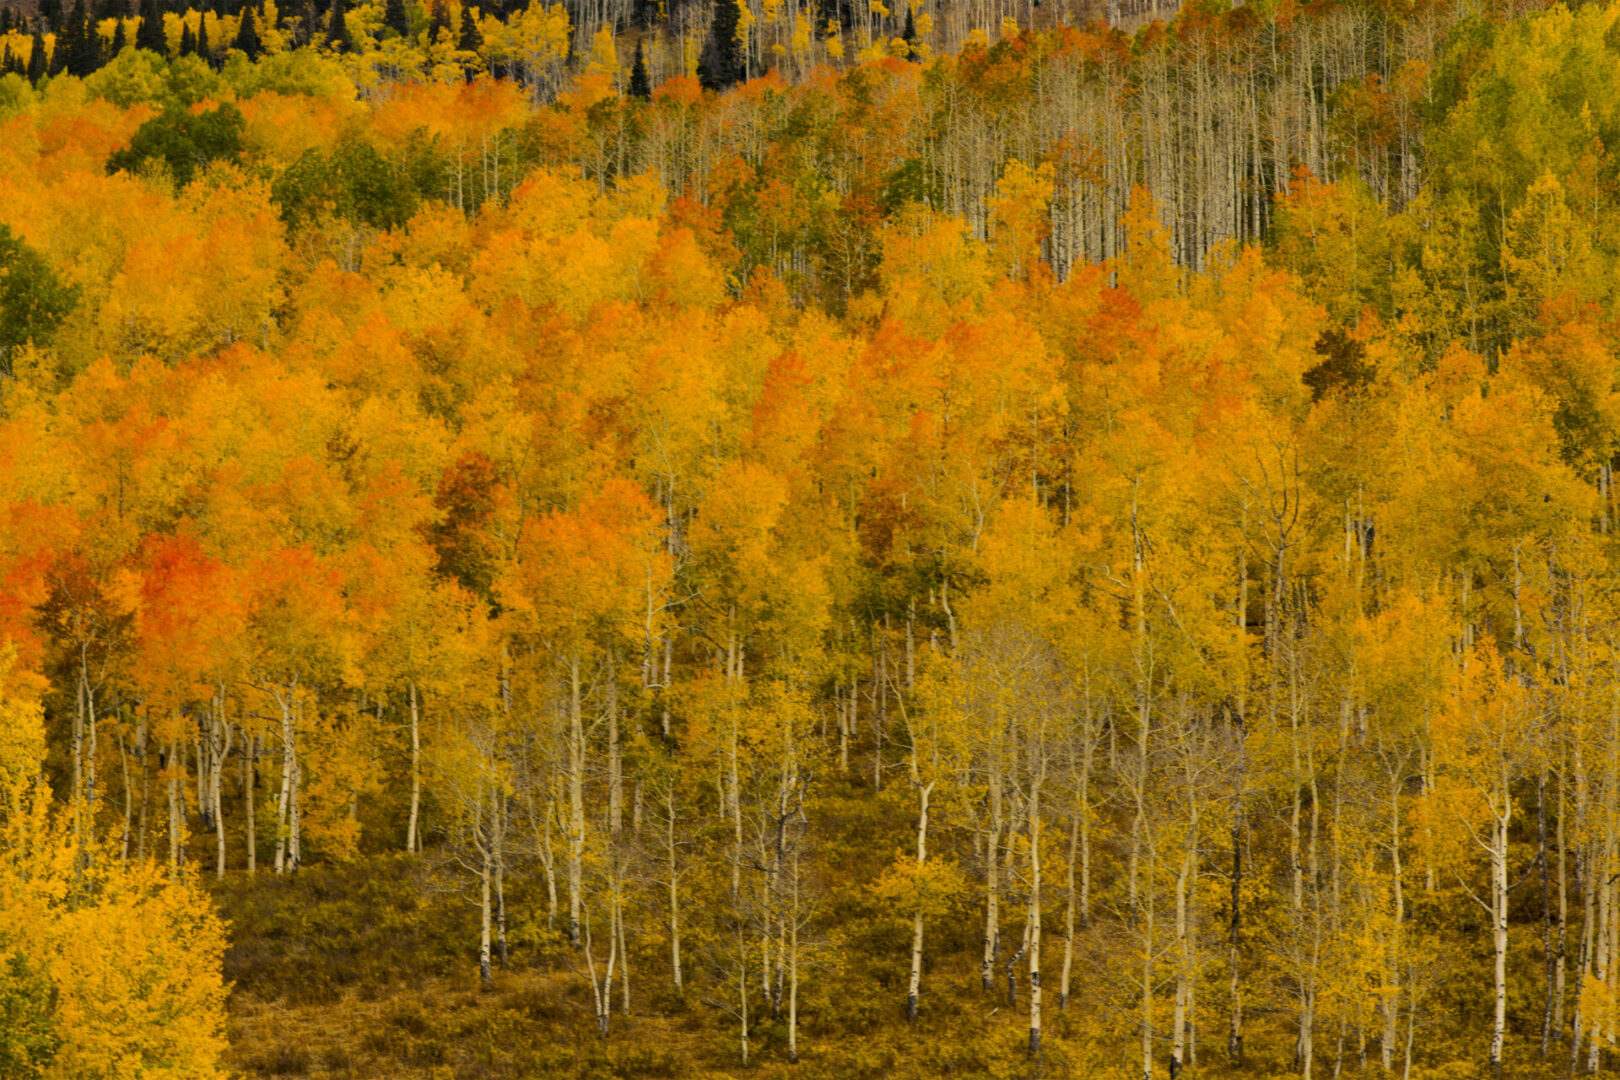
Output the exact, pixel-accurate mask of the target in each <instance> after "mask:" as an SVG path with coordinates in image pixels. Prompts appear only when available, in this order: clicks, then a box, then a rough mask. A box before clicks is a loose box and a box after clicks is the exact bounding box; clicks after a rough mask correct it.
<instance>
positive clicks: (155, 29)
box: [135, 0, 169, 56]
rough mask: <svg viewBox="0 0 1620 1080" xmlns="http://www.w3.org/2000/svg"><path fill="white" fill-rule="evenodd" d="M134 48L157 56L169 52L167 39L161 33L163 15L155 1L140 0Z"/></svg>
mask: <svg viewBox="0 0 1620 1080" xmlns="http://www.w3.org/2000/svg"><path fill="white" fill-rule="evenodd" d="M135 47H136V48H137V49H150V50H151V51H152V52H155V53H157V54H158V55H159V56H165V55H167V54H168V52H169V42H168V38H167V37H166V36H165V35H164V33H163V15H162V13H161V12H159V11H158V6H157V0H141V22H140V25H139V26H137V27H136V28H135Z"/></svg>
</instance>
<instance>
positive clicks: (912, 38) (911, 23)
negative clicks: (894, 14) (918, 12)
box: [900, 3, 917, 53]
mask: <svg viewBox="0 0 1620 1080" xmlns="http://www.w3.org/2000/svg"><path fill="white" fill-rule="evenodd" d="M900 38H901V40H903V41H904V42H905V43H906V44H907V45H909V46H910V47H911V48H910V51H911V53H915V52H916V51H917V23H916V20H915V19H914V18H913V17H912V14H911V4H910V3H907V4H906V28H905V30H904V31H903V32H902V33H901V34H900Z"/></svg>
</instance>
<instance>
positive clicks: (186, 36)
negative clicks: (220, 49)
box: [180, 23, 197, 56]
mask: <svg viewBox="0 0 1620 1080" xmlns="http://www.w3.org/2000/svg"><path fill="white" fill-rule="evenodd" d="M196 51H197V39H196V37H195V36H194V35H193V34H192V33H191V24H190V23H182V24H181V26H180V55H181V56H191V55H192V54H194V53H195V52H196Z"/></svg>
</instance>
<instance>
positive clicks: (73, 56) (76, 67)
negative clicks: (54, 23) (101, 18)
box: [67, 0, 101, 79]
mask: <svg viewBox="0 0 1620 1080" xmlns="http://www.w3.org/2000/svg"><path fill="white" fill-rule="evenodd" d="M70 18H71V19H72V21H73V24H74V27H75V31H74V37H73V45H72V48H71V49H70V50H69V52H68V58H67V68H68V72H69V74H72V75H77V76H79V77H80V78H81V79H82V78H84V77H85V76H86V75H91V74H94V73H95V70H96V69H97V68H99V67H100V66H101V35H100V34H98V33H96V24H95V22H94V21H93V20H92V19H91V18H90V13H89V12H88V11H86V10H85V6H84V0H78V3H76V4H74V5H73V14H72V15H71V16H70Z"/></svg>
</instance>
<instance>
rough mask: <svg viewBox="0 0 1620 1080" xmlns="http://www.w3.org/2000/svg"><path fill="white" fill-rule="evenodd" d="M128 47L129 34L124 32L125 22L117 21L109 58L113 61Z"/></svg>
mask: <svg viewBox="0 0 1620 1080" xmlns="http://www.w3.org/2000/svg"><path fill="white" fill-rule="evenodd" d="M128 45H129V34H128V33H127V32H126V31H125V30H124V20H123V19H117V20H116V21H115V22H114V23H113V38H112V48H110V49H108V50H107V56H108V58H109V59H111V58H112V57H114V56H117V55H118V54H119V53H121V52H123V51H124V49H125V47H126V46H128Z"/></svg>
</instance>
